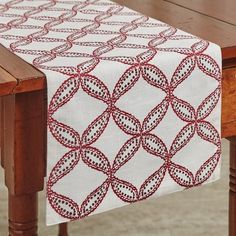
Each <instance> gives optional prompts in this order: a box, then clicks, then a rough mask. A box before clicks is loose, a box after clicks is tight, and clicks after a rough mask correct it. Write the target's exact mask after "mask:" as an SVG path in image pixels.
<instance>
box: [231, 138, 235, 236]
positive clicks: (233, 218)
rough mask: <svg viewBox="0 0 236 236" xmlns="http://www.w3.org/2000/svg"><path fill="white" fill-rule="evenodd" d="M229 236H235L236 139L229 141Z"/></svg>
mask: <svg viewBox="0 0 236 236" xmlns="http://www.w3.org/2000/svg"><path fill="white" fill-rule="evenodd" d="M229 236H236V138H233V139H230V190H229Z"/></svg>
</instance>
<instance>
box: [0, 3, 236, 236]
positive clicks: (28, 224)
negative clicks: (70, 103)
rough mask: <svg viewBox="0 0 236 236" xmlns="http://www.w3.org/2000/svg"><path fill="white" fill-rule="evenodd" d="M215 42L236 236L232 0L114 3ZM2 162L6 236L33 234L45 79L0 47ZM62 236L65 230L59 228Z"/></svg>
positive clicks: (235, 20)
mask: <svg viewBox="0 0 236 236" xmlns="http://www.w3.org/2000/svg"><path fill="white" fill-rule="evenodd" d="M116 2H118V3H120V4H123V5H126V6H128V7H130V8H132V9H134V10H137V11H139V12H142V13H143V14H146V15H149V16H151V17H153V18H156V19H158V20H161V21H164V22H166V23H168V24H171V25H173V26H175V27H177V28H180V29H182V30H184V31H187V32H189V33H192V34H195V35H197V36H199V37H201V38H203V39H206V40H209V41H212V42H214V43H217V44H219V45H220V46H221V48H222V55H223V98H222V99H223V104H222V137H225V138H228V139H229V140H230V192H229V198H230V199H229V200H230V201H229V236H236V14H235V12H236V2H235V0H225V1H224V3H223V2H222V1H221V0H116ZM0 110H1V115H0V124H1V127H0V128H1V133H0V141H1V163H2V166H3V167H4V169H5V180H6V181H5V182H6V185H7V187H8V190H9V235H11V236H16V235H22V236H35V235H37V192H39V191H41V190H42V189H43V183H44V176H45V169H46V168H45V166H46V155H45V153H46V110H47V101H46V80H45V76H44V74H43V73H41V72H39V71H38V70H36V69H35V68H33V67H32V66H31V65H29V64H27V63H26V62H24V61H23V60H21V59H20V58H18V57H16V56H15V55H13V54H11V53H10V52H8V51H7V50H6V49H5V48H4V47H2V46H0ZM59 234H60V236H66V235H67V233H66V225H65V224H64V225H62V226H61V227H60V233H59Z"/></svg>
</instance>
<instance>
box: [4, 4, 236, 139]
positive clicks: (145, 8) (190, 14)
mask: <svg viewBox="0 0 236 236" xmlns="http://www.w3.org/2000/svg"><path fill="white" fill-rule="evenodd" d="M114 1H115V2H117V3H119V4H122V5H125V6H127V7H129V8H131V9H133V10H136V11H139V12H141V13H143V14H145V15H148V16H150V17H153V18H155V19H158V20H160V21H164V22H165V23H168V24H170V25H172V26H174V27H177V28H179V29H182V30H184V31H186V32H189V33H191V34H194V35H197V36H199V37H201V38H203V39H206V40H208V41H211V42H214V43H216V44H219V45H220V46H221V48H222V55H223V81H222V87H223V96H222V103H223V104H222V136H223V137H229V136H232V135H236V13H235V12H236V1H235V0H225V1H224V2H223V1H221V0H114ZM45 87H46V83H45V76H44V75H43V74H42V73H40V72H39V71H38V70H36V69H34V68H33V67H32V66H30V65H29V64H27V63H25V62H23V60H21V59H20V58H18V57H16V56H15V55H13V54H11V53H10V52H8V51H7V50H6V49H5V48H4V47H2V46H1V45H0V96H3V95H7V94H14V93H21V92H28V91H35V90H40V89H44V88H45Z"/></svg>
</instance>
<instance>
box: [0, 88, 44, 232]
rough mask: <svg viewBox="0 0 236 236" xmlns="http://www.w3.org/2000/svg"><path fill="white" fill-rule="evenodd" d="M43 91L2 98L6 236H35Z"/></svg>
mask: <svg viewBox="0 0 236 236" xmlns="http://www.w3.org/2000/svg"><path fill="white" fill-rule="evenodd" d="M45 105H46V101H45V94H44V91H36V92H30V93H20V94H15V95H10V96H6V97H2V105H1V112H2V115H1V118H2V119H1V122H2V124H3V125H1V149H2V152H1V153H2V157H1V158H2V159H3V160H2V164H3V167H4V170H5V183H6V186H7V188H8V196H9V197H8V199H9V236H37V218H38V212H37V207H38V206H37V192H39V191H41V190H43V185H44V176H45V169H46V168H45V167H46V164H45V163H46V161H45V160H46V158H45V156H46V155H45V153H46V115H45V114H46V113H45V111H46V106H45Z"/></svg>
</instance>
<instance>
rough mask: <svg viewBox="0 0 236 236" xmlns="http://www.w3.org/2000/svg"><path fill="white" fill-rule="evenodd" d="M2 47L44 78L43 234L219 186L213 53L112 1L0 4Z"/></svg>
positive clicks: (216, 60) (216, 55)
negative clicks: (156, 199) (202, 187)
mask: <svg viewBox="0 0 236 236" xmlns="http://www.w3.org/2000/svg"><path fill="white" fill-rule="evenodd" d="M144 4H145V2H144ZM0 42H1V43H2V44H3V45H4V46H6V47H7V48H9V50H11V51H12V52H14V53H15V54H17V55H19V56H20V57H21V58H23V59H24V60H26V61H27V62H29V63H31V64H32V65H34V66H35V67H37V68H38V69H39V70H41V71H42V72H44V73H45V74H46V77H47V84H48V88H47V89H48V101H49V103H48V140H47V145H48V157H47V187H46V189H47V224H48V225H51V224H57V223H61V222H67V221H70V220H76V219H81V218H84V217H86V216H89V215H92V214H96V213H100V212H104V211H107V210H110V209H113V208H116V207H120V206H124V205H126V204H130V203H135V202H138V201H141V200H144V199H147V198H149V197H154V196H155V197H156V196H161V195H164V194H169V193H172V192H176V191H181V190H184V189H188V188H191V187H194V186H198V185H202V184H205V183H209V182H212V181H215V180H216V179H218V178H219V175H220V157H221V137H220V118H221V117H220V114H221V100H220V98H221V51H220V48H219V46H217V45H215V44H213V43H210V42H207V41H205V40H202V39H200V38H198V37H196V36H193V35H191V34H188V33H185V32H183V31H181V30H179V29H176V28H174V27H172V26H170V25H167V24H165V23H163V22H160V21H157V20H154V19H152V18H149V17H148V16H144V15H142V14H140V13H137V12H135V11H133V10H130V9H128V8H126V7H123V6H120V5H117V4H115V3H113V2H110V1H107V0H86V1H85V0H78V1H76V0H13V1H9V0H1V3H0ZM29 138H30V137H29ZM183 204H184V202H183Z"/></svg>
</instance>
